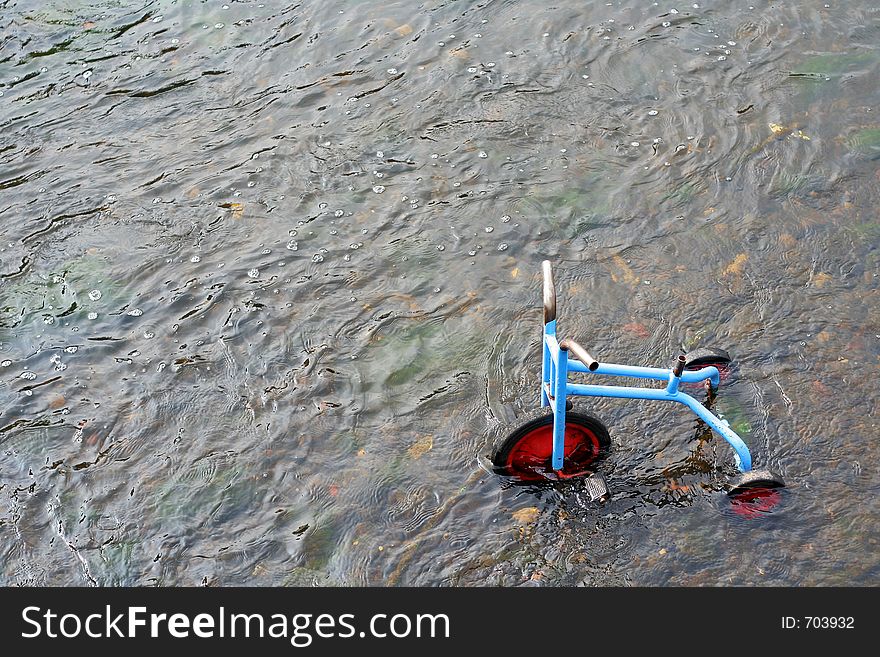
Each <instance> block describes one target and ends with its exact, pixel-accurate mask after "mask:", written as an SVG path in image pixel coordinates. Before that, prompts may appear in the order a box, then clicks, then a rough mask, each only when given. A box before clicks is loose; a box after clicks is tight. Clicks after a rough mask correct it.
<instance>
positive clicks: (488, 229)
mask: <svg viewBox="0 0 880 657" xmlns="http://www.w3.org/2000/svg"><path fill="white" fill-rule="evenodd" d="M483 230H485V231H486V232H487V233H491V232H492V231H493V230H495V229H494V228H493V227H492V226H486V227H485V228H484V229H483Z"/></svg>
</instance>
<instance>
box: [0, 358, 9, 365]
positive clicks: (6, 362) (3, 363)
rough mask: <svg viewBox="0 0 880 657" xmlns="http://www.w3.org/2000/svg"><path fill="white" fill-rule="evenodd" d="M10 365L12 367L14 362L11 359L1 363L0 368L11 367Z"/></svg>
mask: <svg viewBox="0 0 880 657" xmlns="http://www.w3.org/2000/svg"><path fill="white" fill-rule="evenodd" d="M10 365H12V361H11V360H9V359H6V360H4V361H3V362H2V363H0V367H9V366H10Z"/></svg>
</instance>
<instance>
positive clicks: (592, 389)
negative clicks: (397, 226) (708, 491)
mask: <svg viewBox="0 0 880 657" xmlns="http://www.w3.org/2000/svg"><path fill="white" fill-rule="evenodd" d="M542 270H543V278H544V286H543V301H544V307H543V320H544V321H543V340H542V345H543V346H542V361H541V390H540V407H539V408H538V409H537V410H536V411H533V412H532V413H529V414H528V415H526V416H525V417H523V418H521V419H520V420H519V421H518V422H517V423H516V424H515V425H514V426H513V427H511V428H510V430H508V431H507V432H506V433H504V434H503V435H502V436H501V437H500V439H499V440H498V441H496V443H495V445H494V446H493V449H492V453H491V460H492V463H493V465H494V467H495V469H496V471H498V472H500V473H501V474H504V475H507V476H509V477H511V478H512V479H515V480H517V481H519V482H523V483H537V482H546V481H559V480H566V479H575V478H584V479H585V481H586V482H587V484H586V485H587V487H588V490H589V491H590V493H591V495H592V497H593V499H598V498H604V497H607V496H608V489H607V484H606V483H605V481H604V478H602V477H601V474H599V476H598V477H597V476H596V474H597V473H596V472H595V469H594V465H595V464H596V462H597V460H598V459H600V458H601V457H602V456H604V455H605V454H606V453H607V452H608V450H609V449H610V447H611V439H610V436H609V433H608V430H607V428H606V427H605V425H604V424H603V423H602V421H601V420H599V419H598V418H597V417H595V416H593V415H591V414H588V413H585V412H583V411H581V410H574V406H573V404H572V401H571V399H570V398H571V397H614V398H619V399H646V400H653V401H666V402H677V403H679V404H683V405H684V406H686V407H687V408H688V409H690V410H691V411H692V412H693V413H694V414H695V415H696V416H697V417H698V418H699V419H700V420H702V421H703V422H705V423H706V425H708V426H709V427H710V428H711V429H712V431H714V432H715V433H717V434H718V435H719V436H721V437H722V438H723V439H724V440H725V441H727V444H728V445H730V447H731V448H732V449H733V460H734V464H735V465H736V468H737V469H738V470H739V473H738V475H737V476H736V477H735V478H733V480H732V481H730V483H729V485H728V487H727V488H728V495H730V496H731V497H732V498H733V499H734V500H736V502H737V503H738V504H745V505H747V509H752V510H757V511H766V510H769V508H772V506H775V504H776V503H778V501H779V497H780V496H779V494H778V493H777V492H776V489H779V488H782V487H784V486H785V483H784V482H783V480H782V477H781V476H780V475H778V474H777V473H775V472H773V471H771V470H769V469H766V468H755V467H753V464H752V455H751V453H750V452H749V448H748V446H747V445H746V443H745V442H744V441H743V440H742V438H740V437H739V435H737V433H736V432H735V431H733V429H731V428H730V425H729V423H728V422H727V421H726V420H724V419H722V418H720V417H718V416H716V415H715V414H714V413H713V412H712V411H711V410H710V408H709V407H708V406H707V405H704V404H702V403H701V402H699V401H698V400H697V399H696V398H694V397H693V396H691V395H689V394H687V393H686V392H684V391H682V390H681V389H680V387H679V386H680V385H681V384H682V383H684V384H701V383H702V384H703V385H705V386H706V387H707V388H708V392H709V396H710V398H714V395H715V392H716V391H717V390H718V387H719V385H720V383H721V378H722V373H723V372H727V371H729V367H730V364H731V358H730V355H729V354H728V353H727V352H726V351H724V350H722V349H718V348H705V347H704V348H701V349H697V350H694V351H691V352H689V353H687V354H681V355H679V356H678V357H677V358H676V360H675V362H674V364H673V366H672V367H671V368H669V369H667V368H661V367H640V366H634V365H618V364H615V363H605V362H600V361H599V360H597V359H596V358H594V357H593V356H591V355H590V354H589V353H588V352H587V351H586V349H584V348H583V347H582V346H581V345H580V344H578V343H577V342H576V341H575V340H573V339H571V338H565V339H562V340H559V339H558V338H557V334H556V287H555V284H554V281H553V272H552V267H551V264H550V262H549V261H546V260H545V261H544V262H543V263H542ZM572 373H578V374H581V373H583V374H587V375H590V376H620V377H631V378H637V379H650V380H655V381H663V382H665V383H666V385H665V386H663V387H656V388H647V387H632V386H620V385H597V384H585V383H576V382H573V381H570V380H569V375H570V374H572ZM747 515H750V514H747Z"/></svg>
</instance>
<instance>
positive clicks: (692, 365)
mask: <svg viewBox="0 0 880 657" xmlns="http://www.w3.org/2000/svg"><path fill="white" fill-rule="evenodd" d="M731 362H733V360H732V359H731V357H730V354H729V353H727V352H726V351H724V349H718V348H717V347H700V348H699V349H694V350H693V351H689V352H687V353H686V354H685V355H684V369H686V370H698V369H700V368H701V367H707V366H708V365H719V364H720V365H730V363H731Z"/></svg>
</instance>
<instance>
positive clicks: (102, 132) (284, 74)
mask: <svg viewBox="0 0 880 657" xmlns="http://www.w3.org/2000/svg"><path fill="white" fill-rule="evenodd" d="M749 3H751V4H749ZM749 3H747V2H714V1H713V2H699V3H684V4H680V5H675V4H674V3H673V4H668V3H666V4H664V3H659V4H650V3H635V2H630V3H626V2H624V3H621V2H611V3H583V2H574V1H571V0H563V1H562V2H558V3H554V4H553V6H552V7H548V6H547V5H546V4H545V3H540V2H512V1H495V2H492V1H489V0H484V1H480V2H450V1H448V0H446V1H444V0H437V1H432V2H426V3H422V4H421V5H414V4H413V3H406V2H398V3H392V4H382V3H367V2H362V3H355V2H339V1H338V0H337V1H332V0H331V1H327V2H302V3H298V4H293V5H290V4H282V3H275V2H270V1H269V0H265V1H264V2H252V1H246V2H234V1H233V0H227V2H226V3H223V2H213V1H212V2H170V1H169V0H158V1H156V2H150V3H146V4H144V5H143V6H136V5H131V4H130V3H116V2H103V3H102V2H98V3H96V2H50V3H43V2H36V1H33V0H19V1H16V0H5V1H4V0H0V94H2V95H0V165H2V166H0V222H2V224H0V225H2V230H3V235H2V240H0V400H2V402H0V450H2V451H0V499H2V505H0V509H2V511H0V536H2V540H0V550H2V557H0V564H2V582H3V583H5V584H101V585H113V584H128V585H199V584H222V585H231V584H255V585H267V584H299V585H302V584H306V585H311V584H316V585H345V584H353V585H363V584H367V585H389V584H416V585H437V584H443V585H481V584H502V585H519V584H524V585H561V584H572V585H579V584H587V585H593V584H599V585H602V584H606V585H607V584H639V585H662V584H687V585H701V584H710V585H714V584H774V585H776V584H804V585H815V584H826V585H830V584H876V583H877V582H878V566H880V562H878V559H877V556H876V555H877V554H878V550H877V542H878V534H877V529H876V522H875V519H876V516H877V511H878V502H877V500H878V499H880V496H878V487H880V482H878V478H877V476H876V474H875V470H874V468H872V467H870V464H871V463H872V462H874V461H876V460H877V459H878V457H880V454H878V446H877V442H876V437H877V435H878V428H877V423H876V419H875V417H876V413H875V411H876V407H877V403H878V400H880V396H878V393H877V389H876V386H875V385H874V384H873V381H874V379H875V378H876V373H877V369H878V365H880V360H878V359H880V310H878V309H880V303H878V301H880V297H878V273H880V250H878V244H880V222H878V219H877V211H876V208H877V207H878V201H880V193H878V190H880V173H878V161H880V118H878V116H877V113H878V112H880V109H878V92H877V85H876V76H877V73H878V70H880V50H878V48H877V44H878V43H880V13H878V10H877V8H876V7H872V6H870V3H857V2H856V3H846V5H845V6H843V5H841V6H839V7H838V6H837V5H836V4H835V3H829V4H830V6H829V4H826V3H823V2H806V3H797V5H796V6H793V5H792V3H783V4H780V3H768V2H760V1H758V0H749ZM120 4H128V6H127V7H126V6H122V7H121V6H120ZM544 258H549V259H551V260H553V261H554V262H555V263H556V268H557V286H558V289H559V293H560V333H561V334H562V335H570V336H572V337H576V338H577V339H578V340H579V341H580V342H582V343H583V344H585V345H586V346H587V347H588V348H590V350H591V351H592V352H593V353H595V354H597V355H598V356H599V357H600V358H604V359H606V360H609V361H617V362H626V363H632V364H658V365H665V364H666V363H668V362H670V361H671V358H672V357H673V356H674V355H675V354H677V353H678V352H679V350H680V349H690V348H693V347H695V346H698V345H708V346H719V347H723V348H725V349H728V350H729V351H731V353H733V354H734V356H735V358H736V360H737V367H736V369H735V372H734V376H732V377H731V379H730V380H729V382H727V383H726V384H725V387H724V388H723V390H722V392H721V393H720V395H719V397H718V400H717V402H716V410H717V411H718V412H720V413H722V414H723V415H724V417H726V418H727V419H728V420H729V421H730V423H731V425H732V426H733V427H734V428H735V429H736V430H737V431H739V432H740V433H741V434H742V435H743V436H744V438H745V439H746V441H747V442H748V443H749V445H750V447H751V449H752V451H753V453H754V455H755V458H756V461H757V462H758V463H760V464H762V465H765V466H770V467H772V468H774V469H777V470H779V471H780V472H781V473H782V474H783V475H784V477H785V479H786V480H787V482H788V483H789V485H790V488H788V489H786V491H784V499H783V503H782V505H781V506H780V507H779V508H778V510H775V511H773V512H772V513H770V514H764V516H763V517H761V518H758V519H755V518H744V517H742V515H741V514H737V513H735V512H734V511H733V510H732V509H731V506H730V503H729V500H728V499H727V498H726V496H724V495H723V493H722V485H723V483H724V481H725V479H726V477H727V475H729V474H731V473H732V472H733V465H732V459H731V454H730V451H729V449H728V448H727V446H726V445H725V444H723V443H720V441H718V440H717V439H713V438H711V437H710V436H708V435H706V434H705V431H703V430H702V429H701V428H700V427H697V425H696V423H695V420H694V419H693V418H692V417H691V416H689V415H688V414H686V413H684V412H683V411H682V410H681V409H679V408H672V407H668V406H666V405H658V404H651V403H649V402H621V401H614V400H603V401H598V402H596V403H590V404H588V405H589V406H590V408H591V410H592V411H593V412H595V413H597V414H598V415H600V416H601V417H602V418H603V419H604V420H605V421H606V423H607V424H608V425H609V427H610V430H611V436H612V441H613V444H614V451H613V452H612V454H611V455H610V456H609V458H608V459H607V460H606V461H605V463H604V466H603V468H604V472H605V476H606V477H607V479H608V482H609V485H610V487H611V489H612V491H613V493H614V496H613V498H612V499H611V500H610V501H609V502H607V503H606V504H604V505H601V506H597V505H595V504H590V503H587V502H586V501H585V500H584V497H583V495H582V492H581V491H580V490H579V489H578V487H577V485H576V483H571V484H566V485H564V486H561V487H554V488H538V489H536V488H529V487H516V486H509V485H508V484H507V483H506V482H504V481H503V480H502V479H500V478H498V477H495V476H493V475H491V474H489V473H487V472H485V471H484V470H483V469H482V468H481V467H480V459H479V457H480V456H481V455H483V454H485V453H486V451H487V450H488V445H489V444H490V442H491V440H492V439H493V438H494V437H495V436H496V435H497V434H498V433H499V432H500V431H501V430H502V429H501V427H502V426H503V425H504V424H505V423H507V422H510V421H512V420H513V419H514V418H515V417H516V416H517V415H519V414H522V413H524V412H526V411H527V410H528V409H530V408H532V407H534V405H535V404H536V403H537V394H536V389H537V380H538V377H539V369H540V368H539V351H538V349H539V344H540V342H539V339H540V309H539V263H540V261H541V260H542V259H544Z"/></svg>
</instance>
